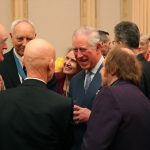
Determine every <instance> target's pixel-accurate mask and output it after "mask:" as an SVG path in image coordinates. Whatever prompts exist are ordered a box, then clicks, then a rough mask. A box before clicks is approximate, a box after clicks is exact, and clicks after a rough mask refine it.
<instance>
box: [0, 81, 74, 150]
mask: <svg viewBox="0 0 150 150" xmlns="http://www.w3.org/2000/svg"><path fill="white" fill-rule="evenodd" d="M72 113H73V106H72V100H71V99H70V98H67V97H64V96H61V95H59V94H57V93H55V92H52V91H51V90H49V89H47V87H46V84H44V83H43V82H41V81H39V80H35V79H28V80H25V81H24V82H23V83H22V84H20V85H19V86H18V87H16V88H12V89H8V90H5V91H2V92H0V150H70V146H71V144H72V141H71V139H72V138H71V137H72Z"/></svg>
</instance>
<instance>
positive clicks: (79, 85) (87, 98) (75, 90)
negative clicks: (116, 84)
mask: <svg viewBox="0 0 150 150" xmlns="http://www.w3.org/2000/svg"><path fill="white" fill-rule="evenodd" d="M101 67H102V65H101V66H100V67H99V69H98V71H97V72H96V74H95V76H94V78H93V80H92V82H91V84H90V86H89V88H88V90H87V92H86V93H85V90H84V79H85V70H82V71H80V72H79V73H78V74H77V75H75V76H74V77H73V78H72V79H71V82H70V89H69V96H70V97H71V98H72V99H73V101H74V104H76V105H78V106H81V107H86V108H88V109H90V110H91V108H92V103H93V100H94V98H95V96H96V93H97V91H98V89H99V88H100V86H101V76H100V73H99V70H100V69H101ZM86 126H87V124H86V123H80V124H76V125H74V146H73V148H72V150H80V147H81V143H82V139H83V135H84V133H85V130H86Z"/></svg>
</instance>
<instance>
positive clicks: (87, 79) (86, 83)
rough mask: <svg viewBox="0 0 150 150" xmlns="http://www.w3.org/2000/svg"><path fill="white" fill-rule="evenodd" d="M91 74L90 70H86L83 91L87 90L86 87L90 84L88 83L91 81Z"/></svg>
mask: <svg viewBox="0 0 150 150" xmlns="http://www.w3.org/2000/svg"><path fill="white" fill-rule="evenodd" d="M91 75H92V72H90V71H88V72H87V73H86V81H85V87H84V88H85V92H86V91H87V89H88V87H89V85H90V83H91Z"/></svg>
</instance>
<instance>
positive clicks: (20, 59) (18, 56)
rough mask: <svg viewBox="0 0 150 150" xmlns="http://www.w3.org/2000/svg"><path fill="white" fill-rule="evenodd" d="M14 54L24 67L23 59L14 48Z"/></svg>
mask: <svg viewBox="0 0 150 150" xmlns="http://www.w3.org/2000/svg"><path fill="white" fill-rule="evenodd" d="M13 52H14V54H15V55H16V57H17V58H18V60H19V62H20V64H21V65H22V57H21V56H20V55H18V54H17V52H16V49H15V48H13Z"/></svg>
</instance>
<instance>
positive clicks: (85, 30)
mask: <svg viewBox="0 0 150 150" xmlns="http://www.w3.org/2000/svg"><path fill="white" fill-rule="evenodd" d="M80 35H85V36H87V38H88V42H89V44H90V45H91V46H94V47H95V46H97V44H98V43H99V40H100V35H99V33H98V32H97V30H96V29H95V28H93V27H88V26H84V27H80V28H79V29H77V30H76V31H75V32H74V33H73V37H76V36H80Z"/></svg>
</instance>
